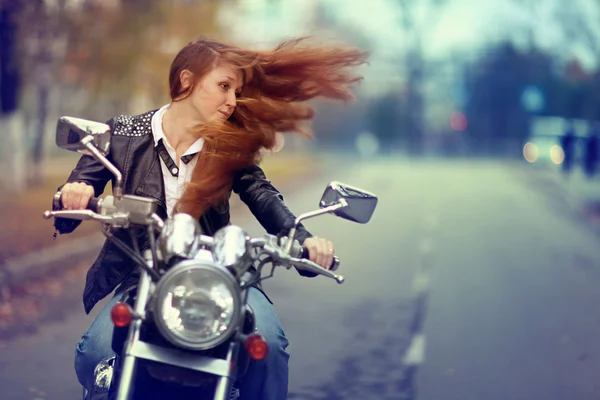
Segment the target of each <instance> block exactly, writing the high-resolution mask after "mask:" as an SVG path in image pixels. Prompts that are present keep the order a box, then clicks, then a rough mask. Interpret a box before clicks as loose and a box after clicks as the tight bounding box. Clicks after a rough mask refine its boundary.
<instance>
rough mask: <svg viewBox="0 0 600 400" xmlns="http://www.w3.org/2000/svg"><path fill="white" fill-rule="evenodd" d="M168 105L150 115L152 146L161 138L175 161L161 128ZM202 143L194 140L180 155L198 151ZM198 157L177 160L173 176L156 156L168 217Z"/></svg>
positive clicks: (171, 147)
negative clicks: (186, 160) (176, 171)
mask: <svg viewBox="0 0 600 400" xmlns="http://www.w3.org/2000/svg"><path fill="white" fill-rule="evenodd" d="M168 107H169V105H168V104H167V105H166V106H163V107H162V108H161V109H160V110H158V111H157V112H156V113H154V115H153V116H152V121H151V126H152V135H153V136H154V147H156V146H157V145H158V141H159V140H160V139H162V141H163V143H164V145H165V148H166V149H167V151H168V152H169V156H171V158H172V159H173V161H175V162H176V163H177V161H176V158H177V152H176V151H175V149H174V148H173V146H171V144H170V143H169V141H168V140H167V137H166V136H165V133H164V131H163V129H162V119H163V116H164V115H165V112H166V111H167V108H168ZM203 144H204V139H198V140H196V141H195V142H194V144H192V145H191V146H190V148H189V149H187V150H186V152H185V153H184V154H182V157H183V156H187V155H189V154H194V153H200V151H201V150H202V145H203ZM198 157H199V154H196V155H195V156H194V157H193V158H192V159H191V160H190V162H188V163H187V164H186V163H184V162H183V161H181V160H179V163H178V164H179V165H178V169H179V176H173V175H172V174H171V172H170V171H169V168H168V167H167V165H166V164H165V162H164V161H163V160H162V158H160V157H158V158H159V159H160V167H161V169H162V174H163V181H164V184H165V199H166V201H167V214H168V216H169V217H170V216H171V215H172V212H173V207H174V206H175V203H177V200H178V199H179V197H181V195H182V194H183V191H184V189H185V184H186V183H188V182H189V181H190V180H191V179H192V172H193V171H194V167H195V166H196V164H197V163H198Z"/></svg>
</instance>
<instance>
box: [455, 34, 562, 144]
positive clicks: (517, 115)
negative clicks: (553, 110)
mask: <svg viewBox="0 0 600 400" xmlns="http://www.w3.org/2000/svg"><path fill="white" fill-rule="evenodd" d="M532 70H535V71H536V73H535V74H534V75H532V74H531V73H530V71H532ZM466 73H467V77H466V89H467V92H468V93H469V94H470V96H469V99H468V101H467V103H466V106H465V111H466V112H465V114H466V116H467V119H468V121H469V127H468V129H467V135H469V139H470V143H471V146H472V150H473V151H474V152H475V153H476V154H479V155H494V154H499V153H502V152H504V151H508V152H510V153H512V154H514V155H517V154H518V153H519V151H520V146H521V145H522V141H523V140H524V139H525V137H526V136H527V134H528V130H529V120H530V117H531V114H530V111H528V110H526V109H524V108H523V105H522V103H521V96H522V94H523V90H524V89H525V88H526V87H528V86H532V85H533V86H536V87H542V88H547V87H548V85H550V84H551V83H552V80H553V77H552V59H551V58H550V57H549V56H548V55H547V54H544V53H541V52H537V51H534V52H520V51H518V50H517V49H516V48H515V47H514V45H512V44H511V43H508V42H505V43H501V44H500V45H498V46H496V47H494V48H492V49H491V50H490V51H489V52H487V53H486V54H485V55H484V56H483V57H481V58H480V59H478V60H477V61H476V63H475V64H474V65H471V66H469V67H468V68H467V70H466ZM542 90H543V89H542ZM501 148H503V150H501Z"/></svg>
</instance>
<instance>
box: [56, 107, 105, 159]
mask: <svg viewBox="0 0 600 400" xmlns="http://www.w3.org/2000/svg"><path fill="white" fill-rule="evenodd" d="M111 136H112V132H111V130H110V126H108V125H107V124H103V123H101V122H96V121H89V120H87V119H81V118H73V117H60V118H59V119H58V123H57V125H56V145H57V146H58V147H60V148H62V149H65V150H70V151H77V152H79V153H83V154H88V155H92V153H91V152H90V150H89V149H88V147H87V146H86V145H87V144H88V143H90V142H91V143H92V144H93V145H94V147H95V148H97V149H98V151H99V152H100V154H102V155H103V156H106V155H107V154H108V152H109V151H110V139H111Z"/></svg>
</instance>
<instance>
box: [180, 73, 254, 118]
mask: <svg viewBox="0 0 600 400" xmlns="http://www.w3.org/2000/svg"><path fill="white" fill-rule="evenodd" d="M183 79H185V77H183ZM189 79H192V77H191V76H189ZM183 83H184V86H185V81H184V82H183ZM242 84H243V81H242V74H241V72H240V71H239V70H236V69H234V68H232V67H230V66H227V65H222V66H217V67H215V68H214V69H213V70H212V71H210V72H209V73H208V74H206V75H205V76H204V77H203V78H202V79H200V81H199V82H198V83H197V84H196V86H195V87H194V91H193V93H192V94H191V96H189V97H188V100H189V101H190V102H191V105H192V108H193V109H194V111H195V112H196V117H197V118H198V119H199V120H200V123H208V122H213V121H219V120H226V119H228V118H229V117H230V116H231V114H233V111H234V110H235V106H236V99H237V97H239V94H240V92H241V91H242Z"/></svg>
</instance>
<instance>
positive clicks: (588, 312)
mask: <svg viewBox="0 0 600 400" xmlns="http://www.w3.org/2000/svg"><path fill="white" fill-rule="evenodd" d="M343 165H344V167H337V168H333V167H332V168H331V169H330V170H328V171H326V172H324V173H323V174H321V175H319V176H316V177H314V179H312V180H311V181H310V182H298V184H297V185H296V188H295V189H293V190H292V189H286V190H285V191H284V194H285V195H286V201H287V203H288V205H289V206H290V208H291V209H292V210H293V211H294V212H295V213H298V214H299V213H301V212H304V211H309V210H312V209H313V208H316V207H317V205H318V201H319V199H320V196H321V194H322V191H323V189H324V187H325V185H326V184H327V183H328V182H329V181H330V180H333V179H336V180H340V181H342V182H345V183H349V184H352V185H354V186H358V187H361V188H364V189H366V190H369V191H371V192H374V193H375V194H377V195H378V196H379V205H378V208H377V210H376V212H375V215H374V216H373V219H372V220H371V222H369V223H368V224H367V225H360V224H355V223H352V222H349V221H345V220H342V219H339V218H336V217H333V216H325V217H321V218H317V219H314V220H310V221H307V222H306V226H307V227H308V228H309V230H310V231H311V232H313V234H316V235H318V236H323V237H327V238H330V239H331V240H332V241H333V242H334V243H335V245H336V249H337V255H338V256H339V257H340V258H341V260H342V266H341V268H340V270H339V272H340V273H341V274H343V275H344V276H345V277H346V282H345V283H344V284H343V285H337V284H336V283H335V282H334V281H332V280H329V279H327V278H324V277H317V278H314V279H307V278H302V277H300V276H299V275H298V274H297V273H296V272H295V271H293V270H291V271H286V270H278V271H276V274H275V277H274V278H273V279H271V280H270V281H267V282H265V284H264V286H265V288H266V290H267V292H268V294H269V295H270V296H271V298H272V299H273V300H274V302H275V305H276V308H277V310H278V313H279V315H280V319H281V320H282V323H283V326H284V329H285V331H286V334H287V336H288V338H289V340H290V342H291V345H290V347H289V351H290V353H291V359H290V368H291V371H290V372H291V377H290V396H289V398H290V399H307V400H312V399H334V400H336V399H366V398H369V399H419V400H421V399H423V400H437V399H445V400H452V399H457V400H458V399H461V400H470V399H473V400H480V399H486V400H495V399H503V400H505V399H527V400H530V399H531V400H534V399H535V400H537V399H545V400H553V399H557V400H558V399H561V400H563V399H565V398H568V399H573V400H575V399H577V400H578V399H582V400H585V399H598V398H600V383H598V382H599V381H598V379H597V377H598V376H600V341H599V340H598V338H599V337H600V314H599V313H598V312H597V307H598V306H597V305H598V304H600V284H599V282H600V246H598V241H599V237H598V236H597V235H596V234H595V232H594V230H593V229H591V228H590V227H589V226H588V225H587V223H586V222H585V221H582V220H581V219H578V218H575V217H574V213H573V212H568V211H569V210H564V209H561V208H560V206H559V204H561V203H560V202H556V201H553V200H552V199H551V198H550V197H551V196H552V193H550V192H546V191H541V190H539V187H538V186H536V185H532V184H531V180H532V179H535V177H534V176H533V177H532V176H525V175H527V171H526V170H524V169H522V168H516V167H514V166H507V165H501V164H498V163H495V162H486V161H477V162H474V161H470V162H469V161H414V162H407V161H397V160H391V159H385V160H383V159H382V160H376V161H369V162H357V161H356V160H349V161H348V162H347V163H345V164H343ZM234 222H236V223H239V224H240V225H242V226H244V227H245V228H246V229H247V230H248V231H249V233H250V234H262V230H261V228H260V227H259V226H257V225H256V223H254V222H253V221H252V218H250V217H248V216H238V217H237V219H236V220H234ZM83 270H84V269H83V268H80V269H78V270H75V271H73V272H71V273H70V275H69V276H68V277H67V278H64V279H63V285H64V284H65V282H67V283H68V284H67V288H68V290H64V293H63V294H62V295H61V296H60V300H58V301H53V302H52V306H51V307H49V308H48V309H46V310H45V311H44V313H45V315H46V316H45V317H44V318H40V321H39V323H37V324H33V326H32V327H30V328H29V329H28V332H23V333H20V334H19V335H13V336H12V337H8V338H5V339H4V340H2V341H0V387H1V388H2V389H1V392H0V393H1V394H0V398H2V399H76V398H78V396H79V393H80V389H79V386H78V384H77V381H76V378H75V375H74V372H73V367H72V365H73V348H74V345H75V342H76V341H77V340H78V338H79V336H80V335H81V333H82V332H83V331H84V330H85V329H86V328H87V326H88V325H89V324H90V322H91V319H92V317H93V314H94V313H93V314H92V315H91V316H86V315H85V314H84V313H83V309H82V305H81V303H80V300H79V299H80V293H81V289H82V287H83ZM95 311H97V310H95Z"/></svg>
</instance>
